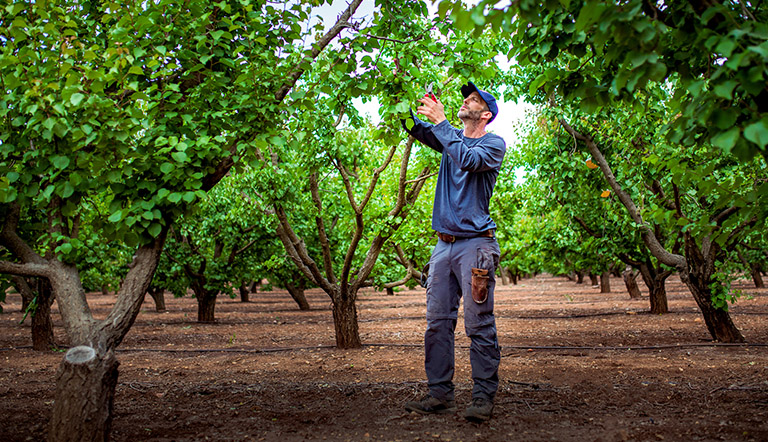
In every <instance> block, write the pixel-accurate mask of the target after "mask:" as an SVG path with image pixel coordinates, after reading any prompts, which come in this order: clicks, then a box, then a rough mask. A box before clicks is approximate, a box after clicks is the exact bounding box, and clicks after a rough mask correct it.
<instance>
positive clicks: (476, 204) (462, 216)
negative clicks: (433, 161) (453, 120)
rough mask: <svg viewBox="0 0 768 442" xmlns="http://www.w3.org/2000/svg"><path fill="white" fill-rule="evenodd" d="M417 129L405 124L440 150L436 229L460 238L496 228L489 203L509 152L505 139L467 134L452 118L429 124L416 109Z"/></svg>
mask: <svg viewBox="0 0 768 442" xmlns="http://www.w3.org/2000/svg"><path fill="white" fill-rule="evenodd" d="M411 116H412V118H413V123H414V125H413V128H411V129H410V130H409V129H408V128H407V126H405V122H403V126H404V127H405V129H406V131H407V132H408V133H409V134H411V135H413V137H414V138H416V139H417V140H419V141H420V142H422V143H424V144H425V145H427V146H429V147H430V148H432V149H434V150H436V151H437V152H440V153H441V154H442V159H441V161H440V171H439V172H438V175H437V186H436V188H435V203H434V206H433V207H432V228H433V229H434V230H435V231H437V232H441V233H448V234H451V235H455V236H457V237H470V236H477V235H478V234H480V233H482V232H485V231H486V230H490V229H495V228H496V223H494V222H493V220H492V219H491V214H490V211H489V208H488V206H489V203H490V200H491V196H492V195H493V188H494V186H495V185H496V178H497V177H498V176H499V170H500V169H501V162H502V160H503V159H504V154H505V153H506V151H507V145H506V143H505V142H504V139H503V138H501V137H500V136H498V135H495V134H491V133H487V134H485V135H483V136H482V137H480V138H469V137H466V136H464V130H463V129H456V128H455V127H453V126H451V125H450V123H448V121H447V120H446V121H443V122H441V123H439V124H430V123H425V122H423V121H421V120H420V119H418V118H417V117H416V116H415V115H413V112H411Z"/></svg>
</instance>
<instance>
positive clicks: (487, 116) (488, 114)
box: [482, 111, 493, 123]
mask: <svg viewBox="0 0 768 442" xmlns="http://www.w3.org/2000/svg"><path fill="white" fill-rule="evenodd" d="M482 118H485V120H486V123H487V122H488V121H490V120H491V118H493V113H492V112H491V111H483V114H482Z"/></svg>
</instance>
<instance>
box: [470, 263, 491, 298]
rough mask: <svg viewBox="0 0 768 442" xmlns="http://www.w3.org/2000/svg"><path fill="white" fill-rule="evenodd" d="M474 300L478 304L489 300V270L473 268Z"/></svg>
mask: <svg viewBox="0 0 768 442" xmlns="http://www.w3.org/2000/svg"><path fill="white" fill-rule="evenodd" d="M472 299H473V300H474V301H475V302H476V303H478V304H482V303H484V302H485V300H486V299H488V270H485V269H477V268H474V267H473V268H472Z"/></svg>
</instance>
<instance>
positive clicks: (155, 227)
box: [147, 223, 163, 238]
mask: <svg viewBox="0 0 768 442" xmlns="http://www.w3.org/2000/svg"><path fill="white" fill-rule="evenodd" d="M162 230H163V226H161V225H160V224H158V223H152V224H150V225H149V227H148V228H147V232H149V234H150V235H152V236H153V237H154V238H157V235H159V234H160V232H161V231H162Z"/></svg>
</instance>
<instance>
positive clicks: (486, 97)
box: [461, 81, 499, 123]
mask: <svg viewBox="0 0 768 442" xmlns="http://www.w3.org/2000/svg"><path fill="white" fill-rule="evenodd" d="M472 92H477V93H478V94H480V97H481V98H482V99H483V101H485V104H487V105H488V110H489V111H491V119H490V120H488V123H490V122H491V121H493V120H494V119H495V118H496V114H498V113H499V106H497V105H496V98H494V96H493V95H491V94H489V93H488V92H486V91H481V90H480V89H478V88H477V86H475V84H474V83H472V82H471V81H468V82H467V84H465V85H464V86H462V87H461V95H463V96H464V98H467V97H469V96H470V94H472Z"/></svg>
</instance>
